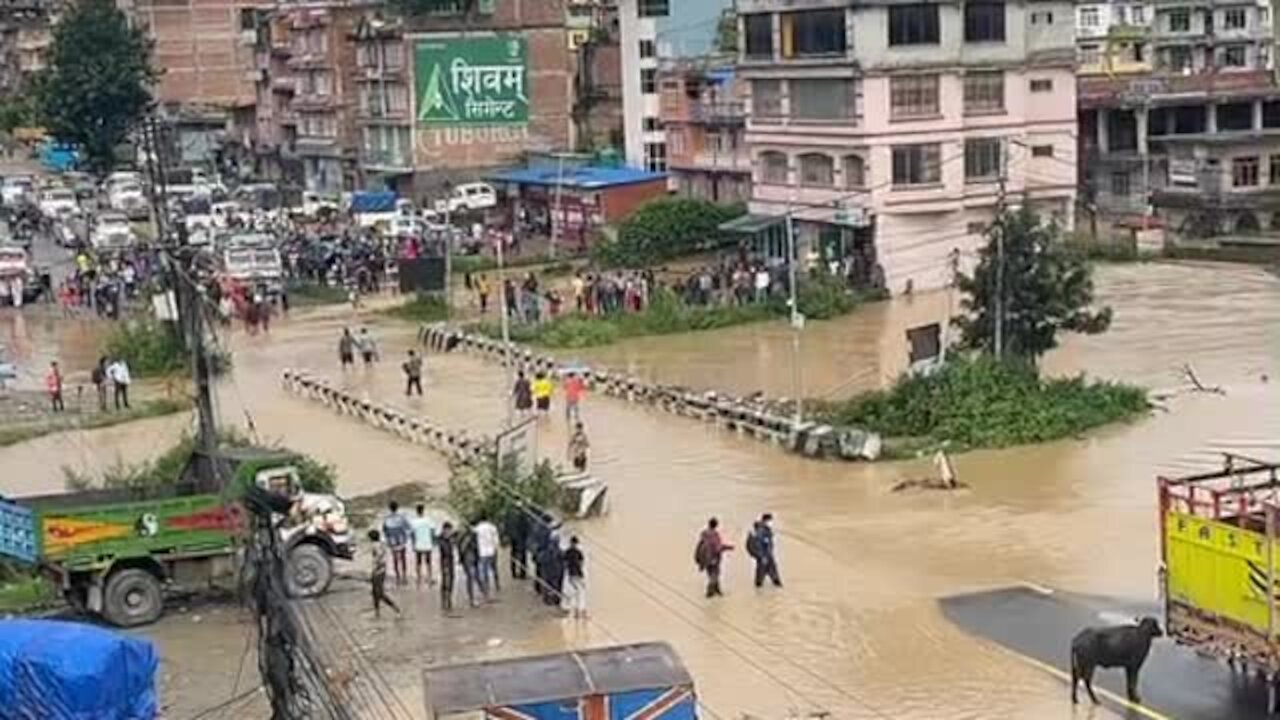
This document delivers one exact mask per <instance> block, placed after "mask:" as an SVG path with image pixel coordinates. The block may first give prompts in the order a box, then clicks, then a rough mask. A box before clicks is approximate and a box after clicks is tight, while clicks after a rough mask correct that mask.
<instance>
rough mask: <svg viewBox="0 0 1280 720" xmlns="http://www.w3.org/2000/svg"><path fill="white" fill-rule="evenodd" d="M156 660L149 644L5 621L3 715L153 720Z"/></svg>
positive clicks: (91, 630) (49, 623) (65, 625)
mask: <svg viewBox="0 0 1280 720" xmlns="http://www.w3.org/2000/svg"><path fill="white" fill-rule="evenodd" d="M157 662H158V658H157V656H156V651H155V648H154V647H153V646H152V645H151V643H150V642H147V641H146V640H139V639H137V638H132V637H129V636H128V635H124V634H122V633H119V632H115V631H113V630H106V629H104V628H99V627H94V626H92V625H83V624H80V623H71V622H59V621H55V620H0V717H4V718H13V719H14V720H153V718H155V716H156V712H157V709H156V691H155V675H156V664H157Z"/></svg>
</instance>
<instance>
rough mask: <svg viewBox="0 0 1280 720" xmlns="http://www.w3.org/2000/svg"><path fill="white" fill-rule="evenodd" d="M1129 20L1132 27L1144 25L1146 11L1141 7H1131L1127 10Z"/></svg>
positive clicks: (1145, 22)
mask: <svg viewBox="0 0 1280 720" xmlns="http://www.w3.org/2000/svg"><path fill="white" fill-rule="evenodd" d="M1129 19H1130V20H1131V21H1132V22H1133V24H1134V25H1146V24H1147V9H1146V8H1144V7H1142V6H1141V5H1134V6H1133V7H1131V8H1129Z"/></svg>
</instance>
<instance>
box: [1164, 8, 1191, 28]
mask: <svg viewBox="0 0 1280 720" xmlns="http://www.w3.org/2000/svg"><path fill="white" fill-rule="evenodd" d="M1169 32H1191V11H1190V10H1188V9H1186V8H1176V9H1174V10H1170V11H1169Z"/></svg>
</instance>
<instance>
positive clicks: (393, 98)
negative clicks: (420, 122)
mask: <svg viewBox="0 0 1280 720" xmlns="http://www.w3.org/2000/svg"><path fill="white" fill-rule="evenodd" d="M387 104H388V107H389V108H390V110H391V112H393V113H406V112H409V88H407V87H405V86H404V85H400V84H396V85H388V86H387Z"/></svg>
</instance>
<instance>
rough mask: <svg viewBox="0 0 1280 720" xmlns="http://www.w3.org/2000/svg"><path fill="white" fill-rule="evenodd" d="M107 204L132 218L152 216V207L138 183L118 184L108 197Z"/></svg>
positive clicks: (141, 218) (143, 218)
mask: <svg viewBox="0 0 1280 720" xmlns="http://www.w3.org/2000/svg"><path fill="white" fill-rule="evenodd" d="M107 205H108V206H109V207H110V208H111V209H112V210H116V211H118V212H122V213H124V214H125V216H126V217H127V218H128V219H130V220H146V219H147V218H149V217H150V216H151V207H150V205H149V204H148V203H147V197H146V195H144V194H143V192H142V186H141V185H140V184H138V183H130V182H125V183H120V184H118V185H116V186H115V187H114V188H113V189H112V191H111V195H110V196H109V197H108V198H107Z"/></svg>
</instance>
